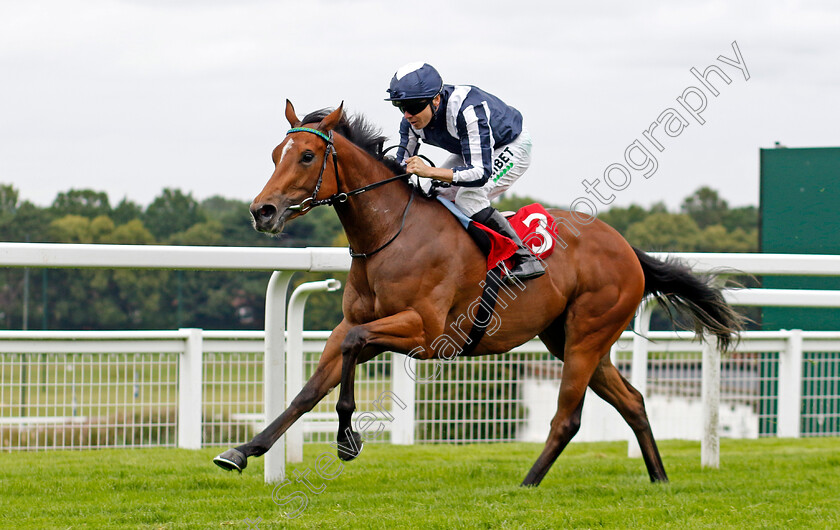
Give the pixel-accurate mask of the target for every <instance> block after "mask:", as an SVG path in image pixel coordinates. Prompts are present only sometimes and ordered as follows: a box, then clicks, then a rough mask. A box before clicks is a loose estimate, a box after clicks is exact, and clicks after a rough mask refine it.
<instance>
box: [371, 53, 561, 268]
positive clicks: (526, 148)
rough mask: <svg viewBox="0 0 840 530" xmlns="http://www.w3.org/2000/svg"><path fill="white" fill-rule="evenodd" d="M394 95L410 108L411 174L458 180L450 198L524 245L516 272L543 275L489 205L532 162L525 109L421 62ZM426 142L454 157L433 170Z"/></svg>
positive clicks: (403, 127) (405, 156) (401, 73)
mask: <svg viewBox="0 0 840 530" xmlns="http://www.w3.org/2000/svg"><path fill="white" fill-rule="evenodd" d="M388 95H389V96H390V97H388V98H387V99H386V101H390V102H391V103H392V104H393V105H394V106H395V107H397V108H398V109H399V110H400V111H401V112H402V113H403V119H402V121H401V122H400V147H399V150H398V151H397V161H398V162H399V163H400V164H403V165H405V167H406V172H408V173H413V174H415V175H417V176H418V177H425V178H430V179H435V180H440V181H444V182H449V183H451V184H452V187H451V188H447V189H446V190H444V191H443V192H441V195H442V196H443V197H446V198H448V199H451V200H453V201H454V202H455V204H456V205H457V206H458V207H459V208H460V209H461V211H463V212H464V213H465V214H467V215H468V216H470V218H472V219H473V220H474V221H476V222H478V223H481V224H483V225H484V226H487V227H488V228H491V229H493V230H495V231H496V232H498V233H500V234H502V235H503V236H506V237H509V238H510V239H512V240H513V241H514V242H515V243H516V244H517V245H518V246H519V250H517V251H516V254H514V259H515V265H514V267H513V268H512V269H511V271H510V274H511V275H512V276H513V277H515V278H517V279H519V280H527V279H530V278H536V277H537V276H542V275H543V274H544V273H545V269H544V268H543V266H542V264H541V263H540V262H539V260H538V259H537V258H535V257H534V256H533V254H531V252H529V251H528V249H527V248H526V247H525V245H523V244H522V241H521V240H520V239H519V236H517V235H516V232H515V231H514V230H513V227H512V226H511V225H510V223H509V222H508V221H507V219H505V217H504V216H503V215H502V214H500V213H499V212H498V211H497V210H496V209H495V208H493V207H492V206H491V205H490V200H491V199H494V198H495V197H498V196H499V195H501V194H502V192H504V191H505V190H507V189H508V188H509V187H510V186H511V185H512V184H513V183H514V182H516V180H517V179H518V178H519V177H521V176H522V174H523V173H525V170H526V169H528V166H529V165H530V164H531V136H530V135H529V134H528V130H527V129H525V128H524V127H523V126H522V114H520V113H519V111H518V110H516V109H515V108H513V107H510V106H508V105H506V104H505V103H504V102H503V101H502V100H500V99H499V98H497V97H496V96H493V95H492V94H489V93H487V92H485V91H483V90H481V89H479V88H477V87H474V86H470V85H444V84H443V79H442V78H441V77H440V74H439V73H438V72H437V70H435V69H434V67H432V66H431V65H429V64H426V63H421V62H417V63H410V64H407V65H405V66H403V67H402V68H400V69H399V70H397V72H396V73H395V74H394V77H393V78H392V79H391V86H390V88H389V89H388ZM420 140H423V141H424V142H425V143H428V144H431V145H434V146H437V147H441V148H443V149H445V150H447V151H449V152H450V153H452V156H451V157H449V159H448V160H447V161H446V162H445V163H444V164H443V165H442V166H441V167H430V166H428V165H426V164H425V163H424V162H423V160H422V159H421V158H419V157H417V156H415V155H417V151H418V149H419V147H420Z"/></svg>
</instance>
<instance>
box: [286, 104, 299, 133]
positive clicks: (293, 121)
mask: <svg viewBox="0 0 840 530" xmlns="http://www.w3.org/2000/svg"><path fill="white" fill-rule="evenodd" d="M286 119H287V120H289V125H291V126H292V127H299V126H300V120H299V119H298V117H297V114H295V108H294V107H293V106H292V102H291V101H289V100H288V99H287V100H286Z"/></svg>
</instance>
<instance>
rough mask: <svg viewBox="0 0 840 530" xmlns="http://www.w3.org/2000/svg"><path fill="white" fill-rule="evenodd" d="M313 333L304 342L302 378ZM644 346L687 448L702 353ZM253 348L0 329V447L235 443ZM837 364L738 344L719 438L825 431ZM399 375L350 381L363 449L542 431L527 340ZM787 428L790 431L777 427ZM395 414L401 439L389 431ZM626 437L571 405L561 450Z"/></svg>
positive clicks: (321, 430) (258, 363) (665, 341)
mask: <svg viewBox="0 0 840 530" xmlns="http://www.w3.org/2000/svg"><path fill="white" fill-rule="evenodd" d="M196 336H198V339H196ZM327 336H328V333H327V332H305V333H304V377H307V378H308V377H309V375H311V373H312V372H313V371H314V369H315V366H316V364H317V360H318V357H319V354H320V352H321V351H322V349H323V346H324V342H325V340H326V338H327ZM650 339H651V342H650V344H649V350H650V351H649V353H648V363H647V368H646V372H647V380H646V387H647V389H646V400H647V404H648V412H649V415H650V418H651V423H652V425H653V430H654V434H655V435H656V436H657V437H658V438H661V439H667V438H683V439H695V440H696V439H700V436H701V435H702V417H701V413H700V394H701V377H702V375H701V372H702V370H701V349H702V345H701V344H700V343H699V342H697V341H693V335H692V334H688V333H670V332H651V333H650ZM190 341H192V342H193V343H194V345H196V344H197V345H199V346H200V350H199V354H200V358H201V364H200V372H201V373H200V375H201V378H200V390H201V391H200V392H199V393H197V394H196V393H195V392H192V393H190V394H189V395H190V396H191V397H190V400H191V401H189V402H187V401H185V400H184V395H185V393H184V392H182V391H181V390H182V386H183V385H186V384H187V383H185V381H186V380H187V379H186V376H187V375H188V372H190V370H191V369H184V363H185V362H187V358H188V356H189V353H188V352H189V351H190ZM632 343H633V338H632V335H631V334H629V333H627V334H625V335H624V336H623V337H622V339H621V340H619V341H618V343H616V346H615V347H614V348H613V352H612V355H613V359H614V362H615V363H616V365H617V366H618V368H619V370H620V371H621V372H622V374H623V375H624V376H625V377H627V378H628V379H629V378H630V377H631V375H632V346H633V344H632ZM796 344H801V349H797V348H796V347H792V345H794V346H795V345H796ZM264 347H265V346H264V333H262V332H220V331H204V332H200V331H198V330H180V331H166V332H2V333H0V449H2V450H5V451H10V450H44V449H59V448H61V449H65V448H66V449H88V448H102V447H174V446H190V443H189V442H187V443H185V442H184V440H185V439H186V438H189V437H190V436H191V435H190V434H189V433H188V432H186V430H185V429H186V427H185V424H188V423H189V420H190V417H193V418H194V419H195V418H196V417H197V419H195V421H194V422H193V425H200V433H199V435H198V436H199V437H200V445H201V446H227V445H235V444H240V443H244V442H246V441H248V440H250V438H251V437H252V436H253V435H254V434H255V433H256V432H258V430H259V429H261V428H262V426H263V424H264V420H265V418H264V383H263V381H264V377H263V375H264V374H263V370H264V353H263V352H264ZM838 352H840V333H829V332H799V331H790V332H747V333H745V334H744V338H743V340H742V343H741V345H740V347H739V349H738V350H737V352H735V353H733V354H731V355H730V356H727V357H725V358H724V359H723V362H722V365H721V406H720V418H721V430H722V433H721V434H722V435H723V436H731V437H739V438H742V437H758V436H778V435H788V434H789V433H791V432H793V433H794V435H801V436H838V435H840V355H839V354H838ZM791 363H795V365H796V366H798V370H797V369H795V368H794V369H789V367H790V366H791ZM411 366H412V368H411V370H412V371H413V372H414V373H416V375H415V376H414V377H416V379H417V382H416V383H414V382H413V380H411V379H410V378H406V377H405V374H404V372H405V370H406V364H405V357H404V356H400V355H393V356H392V355H391V354H389V353H386V354H384V355H382V356H380V357H379V358H377V359H375V360H374V361H372V362H369V363H367V364H365V365H362V366H360V367H359V368H358V369H357V374H356V396H357V415H356V417H358V414H359V413H361V412H363V411H368V412H373V413H375V414H376V416H377V420H376V422H377V423H376V425H377V426H378V425H380V424H381V425H382V426H383V428H382V435H381V436H379V437H377V438H376V439H375V440H371V441H373V442H374V443H376V442H388V441H393V439H394V437H395V436H397V437H399V438H400V439H401V440H403V443H405V442H404V440H413V441H414V442H415V443H464V442H486V441H543V440H544V439H545V437H546V435H547V434H548V422H549V421H550V419H551V416H552V415H553V414H554V411H555V408H556V400H557V392H558V388H559V380H560V376H561V374H562V363H561V362H560V361H558V360H556V359H554V358H553V357H551V355H550V354H549V353H547V351H546V350H545V347H544V346H543V345H542V343H540V342H539V341H536V340H534V341H530V342H528V343H526V344H525V345H523V346H521V347H519V348H517V349H515V350H514V351H513V352H510V353H508V354H504V355H498V356H491V357H482V358H470V359H455V360H453V361H450V362H442V361H427V362H419V363H416V364H412V365H411ZM401 372H403V373H401ZM400 378H401V379H400ZM793 378H796V379H797V380H796V381H793V380H792V379H793ZM395 379H397V380H398V382H397V383H396V384H395V382H394V381H395ZM406 381H411V382H412V384H411V385H407V384H406ZM409 386H410V387H411V388H409ZM184 388H186V387H184ZM791 389H793V390H791ZM797 391H798V393H799V397H798V398H796V397H795V398H794V399H795V401H796V402H795V403H793V404H791V403H789V402H788V399H789V396H790V395H791V392H793V393H794V394H793V395H794V396H795V395H796V392H797ZM590 394H591V393H590ZM383 395H385V396H386V397H387V398H388V399H385V400H383V399H382V398H383ZM195 396H198V397H197V398H196V397H195ZM336 398H337V392H333V393H331V394H330V395H329V396H327V398H326V399H324V400H323V401H322V402H321V403H320V404H319V405H318V406H317V407H316V408H315V409H314V410H313V411H312V412H310V413H308V414H307V415H305V416H304V421H303V432H304V439H305V441H306V442H324V441H332V440H334V437H335V432H336V430H337V416H336V413H335V400H336ZM401 403H403V404H405V405H406V408H405V409H403V408H402V407H401V406H400V404H401ZM409 409H410V410H409ZM791 409H794V412H793V413H790V412H785V411H790V410H791ZM791 417H792V418H794V420H793V421H795V423H796V425H795V426H791V425H783V424H780V422H790V420H789V419H786V418H791ZM406 418H410V419H411V420H412V421H411V422H410V424H409V426H408V428H410V429H411V433H410V434H409V433H404V432H399V430H400V429H404V428H405V427H401V423H400V420H405V419H406ZM402 424H405V422H404V421H403V422H402ZM375 429H376V427H374V428H371V429H370V431H369V432H374V430H375ZM395 433H396V434H395ZM629 433H630V431H629V429H628V428H627V427H626V426H625V425H624V423H623V421H622V420H621V419H620V417H619V416H618V414H617V413H616V412H615V411H614V410H612V409H611V408H610V407H609V406H608V405H606V404H605V403H603V402H602V401H600V399H599V398H597V396H595V395H587V397H586V406H585V407H584V417H583V421H582V426H581V431H580V433H579V434H578V436H577V438H576V439H577V440H585V441H593V440H621V439H626V438H627V436H628V435H629Z"/></svg>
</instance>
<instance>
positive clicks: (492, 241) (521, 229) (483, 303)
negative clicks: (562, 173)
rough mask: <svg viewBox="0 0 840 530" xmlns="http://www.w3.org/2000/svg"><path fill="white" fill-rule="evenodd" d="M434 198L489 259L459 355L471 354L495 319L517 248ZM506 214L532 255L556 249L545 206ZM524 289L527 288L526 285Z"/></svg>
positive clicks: (547, 253)
mask: <svg viewBox="0 0 840 530" xmlns="http://www.w3.org/2000/svg"><path fill="white" fill-rule="evenodd" d="M435 199H437V200H438V201H440V203H441V204H443V205H444V206H446V208H447V209H448V210H449V211H450V212H451V213H452V215H454V216H455V218H456V219H458V221H459V222H460V223H461V226H463V227H464V229H465V230H466V231H467V233H468V234H469V235H470V237H472V239H473V241H475V243H476V245H477V246H478V248H479V249H480V250H481V252H482V253H483V254H484V255H485V256H486V257H487V277H486V278H485V280H484V290H483V291H482V293H481V297H480V299H479V306H478V309H477V311H476V314H475V320H474V321H473V325H472V329H470V333H469V338H468V339H467V340H466V341H465V343H464V346H463V347H462V348H461V353H460V355H469V354H470V353H472V351H473V350H474V349H475V348H476V346H478V343H479V342H480V341H481V339H482V338H483V337H484V334H485V332H486V331H487V326H488V325H489V324H490V322H491V320H492V318H491V316H492V313H493V311H494V309H495V307H496V299H497V298H498V293H499V288H500V285H501V283H502V275H503V274H506V273H507V271H509V270H510V267H512V266H513V263H512V262H513V260H512V257H513V254H514V252H516V250H517V248H518V247H517V245H516V243H514V242H513V240H512V239H510V238H508V237H505V236H503V235H501V234H499V233H498V232H496V231H495V230H492V229H490V228H488V227H486V226H484V225H482V224H481V223H477V222H475V221H473V220H472V219H470V218H469V217H467V216H466V215H465V214H464V213H463V212H462V211H461V210H460V209H458V207H457V206H455V204H453V203H452V201H450V200H448V199H444V198H442V197H440V196H436V197H435ZM506 213H509V214H510V215H505V217H507V218H508V220H509V221H510V223H511V226H513V227H514V230H516V233H517V235H518V236H519V238H520V239H521V240H522V241H523V242H524V243H525V245H526V246H528V250H530V251H531V253H532V254H534V255H535V256H536V257H538V258H540V259H544V258H547V257H548V256H549V255H551V252H552V251H553V250H554V244H553V243H554V240H553V239H552V237H551V236H550V234H549V232H548V231H547V230H546V228H547V227H548V226H549V222H548V219H549V217H550V214H549V213H548V212H547V211H546V210H545V208H543V207H542V205H540V204H537V203H534V204H529V205H528V206H525V207H523V208H521V209H520V210H519V211H518V212H515V213H514V212H506ZM553 229H554V228H553V224H552V226H551V228H550V229H549V230H552V231H553ZM536 241H540V244H539V245H536V244H535V243H536ZM532 243H534V244H532ZM522 288H523V289H524V286H522Z"/></svg>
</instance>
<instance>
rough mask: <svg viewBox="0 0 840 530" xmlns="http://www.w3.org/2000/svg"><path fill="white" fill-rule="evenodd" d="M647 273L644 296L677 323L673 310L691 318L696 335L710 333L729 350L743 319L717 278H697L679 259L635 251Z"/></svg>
mask: <svg viewBox="0 0 840 530" xmlns="http://www.w3.org/2000/svg"><path fill="white" fill-rule="evenodd" d="M633 251H634V252H635V253H636V257H637V258H638V259H639V263H641V264H642V271H644V274H645V294H649V295H653V296H654V297H655V298H656V300H657V302H659V304H660V305H661V306H662V307H663V308H664V309H665V311H666V312H667V313H668V318H670V319H671V321H672V322H675V316H674V311H678V312H681V313H687V314H688V315H689V316H691V320H692V323H693V328H694V332H695V333H702V332H703V330H707V331H709V332H710V333H712V334H713V335H715V336H716V337H717V344H718V348H719V349H720V350H721V351H727V350H728V349H729V347H730V346H732V342H733V339H734V340H735V341H736V343H737V339H738V334H739V332H740V331H741V329H743V324H744V319H743V317H741V315H739V314H738V313H737V312H736V311H735V310H734V309H732V306H730V305H729V304H727V303H726V300H724V298H723V294H722V292H721V288H720V287H716V286H715V285H714V284H713V280H714V277H709V276H697V275H695V274H694V273H693V272H692V271H691V268H690V267H689V266H688V265H687V264H686V263H684V262H683V261H681V260H679V259H677V258H668V259H666V260H665V261H660V260H658V259H656V258H653V257H651V256H649V255H647V254H645V253H644V252H642V251H641V250H639V249H637V248H635V247H634V248H633Z"/></svg>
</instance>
